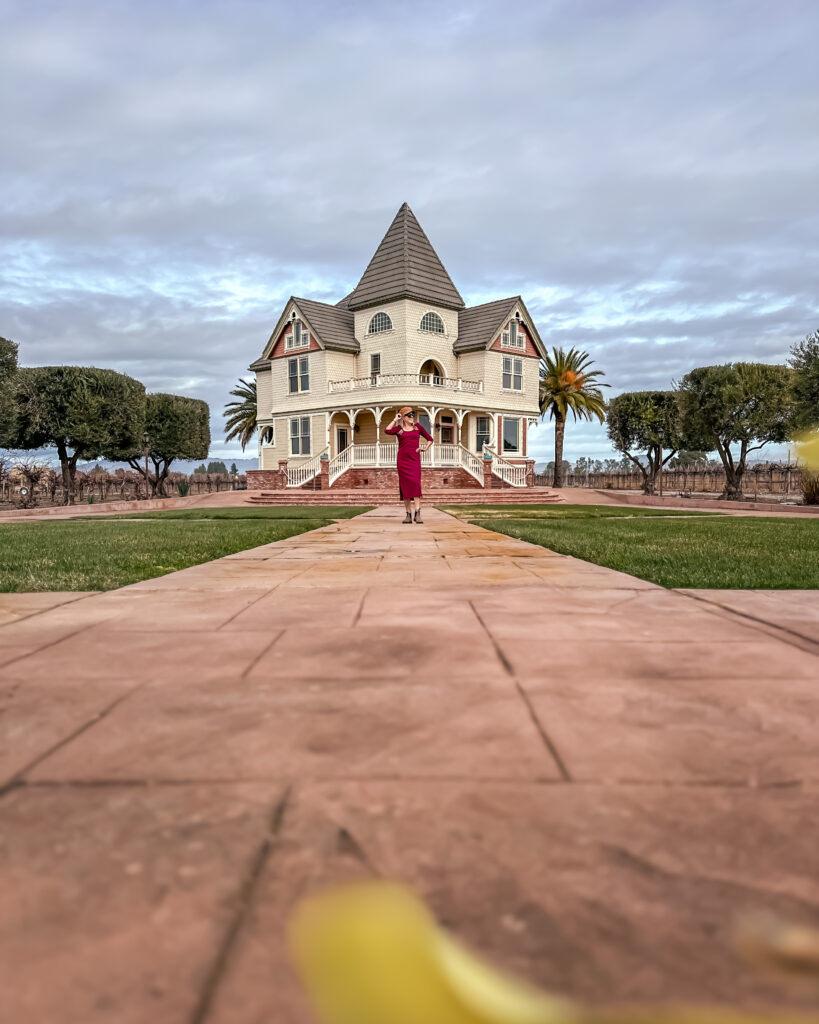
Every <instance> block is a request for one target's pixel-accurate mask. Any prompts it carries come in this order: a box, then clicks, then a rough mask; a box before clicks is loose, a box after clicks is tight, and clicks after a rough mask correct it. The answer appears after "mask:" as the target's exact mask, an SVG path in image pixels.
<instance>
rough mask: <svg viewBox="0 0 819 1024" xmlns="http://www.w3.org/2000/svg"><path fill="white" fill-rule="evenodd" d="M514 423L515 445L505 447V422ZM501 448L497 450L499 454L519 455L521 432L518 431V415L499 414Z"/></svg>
mask: <svg viewBox="0 0 819 1024" xmlns="http://www.w3.org/2000/svg"><path fill="white" fill-rule="evenodd" d="M507 423H514V424H515V425H516V437H517V447H516V448H507V447H506V424H507ZM500 441H501V448H500V451H499V452H498V454H499V455H504V456H505V455H520V454H521V432H520V416H501V437H500Z"/></svg>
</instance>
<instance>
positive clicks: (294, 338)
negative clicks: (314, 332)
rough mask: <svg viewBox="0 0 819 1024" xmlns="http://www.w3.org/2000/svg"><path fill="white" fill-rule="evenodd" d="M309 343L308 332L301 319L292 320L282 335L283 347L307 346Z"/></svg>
mask: <svg viewBox="0 0 819 1024" xmlns="http://www.w3.org/2000/svg"><path fill="white" fill-rule="evenodd" d="M309 344H310V332H309V331H308V330H307V328H306V327H305V325H304V324H303V323H302V322H301V320H293V321H292V322H291V324H290V330H289V331H288V332H287V334H285V336H284V347H285V348H286V349H292V348H307V347H308V346H309Z"/></svg>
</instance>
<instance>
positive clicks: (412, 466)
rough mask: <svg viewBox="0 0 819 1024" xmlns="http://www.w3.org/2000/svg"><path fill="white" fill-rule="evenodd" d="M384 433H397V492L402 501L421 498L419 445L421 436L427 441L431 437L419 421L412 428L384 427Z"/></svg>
mask: <svg viewBox="0 0 819 1024" xmlns="http://www.w3.org/2000/svg"><path fill="white" fill-rule="evenodd" d="M385 433H387V434H397V435H398V455H397V461H396V465H397V466H398V492H399V494H400V496H401V500H402V501H409V499H410V498H421V497H423V495H422V494H421V451H420V448H419V445H420V443H421V438H422V437H425V438H426V439H427V441H431V440H432V438H431V437H430V435H429V434H428V433H427V432H426V430H424V428H423V427H422V426H421V424H420V423H418V424H417V425H416V426H414V427H413V428H412V430H404V429H403V427H386V428H385Z"/></svg>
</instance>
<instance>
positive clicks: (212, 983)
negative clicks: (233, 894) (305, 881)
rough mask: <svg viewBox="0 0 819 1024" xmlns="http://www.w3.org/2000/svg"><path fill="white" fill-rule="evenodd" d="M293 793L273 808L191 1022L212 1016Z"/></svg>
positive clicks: (286, 793) (200, 1023)
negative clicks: (268, 823) (220, 987)
mask: <svg viewBox="0 0 819 1024" xmlns="http://www.w3.org/2000/svg"><path fill="white" fill-rule="evenodd" d="M291 792H292V786H288V787H287V788H286V789H285V791H284V793H283V794H282V795H281V796H280V797H279V799H278V800H277V801H276V804H275V805H274V807H273V812H272V815H271V818H270V826H269V829H268V832H267V835H266V836H265V837H264V839H263V840H262V842H261V844H260V846H259V848H258V850H257V851H256V854H255V856H254V857H253V860H252V861H251V864H250V870H249V871H248V873H247V874H246V876H245V878H244V880H243V881H242V884H241V886H240V889H239V906H238V909H237V911H236V913H235V914H234V916H233V920H232V921H231V922H230V924H229V926H228V929H227V931H226V932H225V935H224V937H223V939H222V942H221V945H220V947H219V950H218V951H217V954H216V959H215V960H214V962H213V964H212V965H211V968H210V970H209V971H208V973H207V976H206V978H205V982H204V984H203V986H202V990H201V993H200V995H199V999H198V1001H197V1003H196V1006H195V1007H194V1010H193V1013H192V1014H191V1017H190V1024H204V1022H205V1021H206V1020H207V1018H208V1017H209V1016H210V1010H211V1007H212V1006H213V1001H214V998H215V997H216V993H217V991H218V989H219V985H220V983H221V981H222V979H223V978H224V976H225V974H226V972H227V969H228V966H229V963H230V960H231V955H232V953H233V950H234V947H235V946H236V942H237V940H238V938H239V934H240V932H241V931H242V927H243V925H244V923H245V921H246V919H247V915H248V913H249V912H250V907H251V905H252V903H253V898H254V896H255V894H256V889H257V888H258V885H259V880H260V879H261V877H262V872H263V871H264V868H265V865H266V864H267V862H268V860H269V859H270V856H271V854H272V853H273V850H274V849H275V847H276V843H277V840H278V837H279V833H280V832H281V828H282V824H283V822H284V815H285V811H286V810H287V806H288V804H289V802H290V796H291Z"/></svg>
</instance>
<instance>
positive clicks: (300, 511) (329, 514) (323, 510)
mask: <svg viewBox="0 0 819 1024" xmlns="http://www.w3.org/2000/svg"><path fill="white" fill-rule="evenodd" d="M372 507H373V506H372V505H272V506H269V507H266V506H261V507H257V508H254V507H252V506H248V507H244V506H241V507H238V508H180V509H168V510H167V511H162V510H161V509H160V510H159V511H156V512H121V513H112V514H110V515H101V516H94V515H91V516H76V517H75V518H76V519H81V520H83V521H97V520H109V519H118V520H122V519H167V520H172V519H188V520H190V519H200V520H201V519H204V520H210V519H219V520H224V519H233V520H236V519H239V520H254V519H255V520H259V519H262V520H265V519H274V520H275V519H287V520H295V519H321V520H324V521H327V520H330V519H352V518H353V516H358V515H361V513H362V512H368V511H369V510H370V509H371V508H372Z"/></svg>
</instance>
